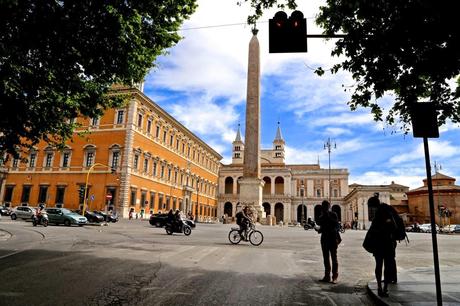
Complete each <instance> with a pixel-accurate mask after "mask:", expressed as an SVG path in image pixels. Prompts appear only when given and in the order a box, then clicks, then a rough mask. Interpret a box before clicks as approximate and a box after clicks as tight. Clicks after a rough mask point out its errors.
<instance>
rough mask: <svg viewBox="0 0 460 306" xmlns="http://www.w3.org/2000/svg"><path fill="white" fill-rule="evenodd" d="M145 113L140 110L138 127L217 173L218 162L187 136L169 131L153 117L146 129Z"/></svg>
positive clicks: (148, 121)
mask: <svg viewBox="0 0 460 306" xmlns="http://www.w3.org/2000/svg"><path fill="white" fill-rule="evenodd" d="M144 116H145V115H144V114H143V113H142V112H140V111H139V110H138V114H137V125H136V126H137V128H138V129H139V130H142V131H145V132H146V134H148V135H152V136H153V137H154V138H156V139H157V140H160V139H161V141H162V142H163V144H164V145H165V146H169V147H170V148H172V149H174V150H175V151H177V152H178V153H180V154H182V155H184V156H186V157H187V158H188V159H191V160H193V161H195V162H197V163H199V164H201V165H202V166H204V167H205V168H207V169H210V170H211V171H212V172H214V173H217V171H218V163H217V162H216V161H215V160H213V159H210V158H209V157H208V156H206V154H205V153H204V152H200V150H199V149H196V148H193V145H192V144H190V143H188V141H187V139H186V138H183V139H182V138H181V137H180V136H179V135H176V134H175V133H174V131H172V130H171V131H169V130H168V129H167V128H166V127H164V126H163V129H162V128H161V127H162V125H161V124H159V123H154V122H153V118H151V117H149V118H148V119H147V125H146V127H145V130H144ZM153 125H155V132H154V133H152V127H153ZM168 132H169V133H168Z"/></svg>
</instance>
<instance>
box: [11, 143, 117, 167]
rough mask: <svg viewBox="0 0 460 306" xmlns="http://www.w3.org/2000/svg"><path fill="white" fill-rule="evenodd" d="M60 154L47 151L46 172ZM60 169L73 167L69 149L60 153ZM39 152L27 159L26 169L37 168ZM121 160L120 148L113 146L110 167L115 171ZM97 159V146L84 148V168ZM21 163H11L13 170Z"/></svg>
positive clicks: (45, 156)
mask: <svg viewBox="0 0 460 306" xmlns="http://www.w3.org/2000/svg"><path fill="white" fill-rule="evenodd" d="M57 153H58V152H56V151H53V150H52V149H50V148H47V149H45V151H44V156H43V161H42V168H43V169H44V170H51V169H52V168H53V167H54V166H55V159H56V157H58V155H57ZM59 153H60V156H59V168H62V169H66V168H70V166H71V157H72V151H71V150H70V149H69V148H67V149H64V150H63V151H61V152H59ZM38 155H39V152H38V151H37V150H32V151H31V152H30V153H29V156H28V157H27V164H26V167H27V168H29V169H34V168H36V167H37V160H38ZM120 158H121V151H120V148H119V147H118V146H113V147H111V148H110V150H109V160H110V166H111V167H112V168H114V169H116V168H118V167H119V166H120ZM95 159H96V147H95V146H86V147H85V148H84V156H83V162H82V166H84V167H91V166H92V165H93V164H94V163H95ZM20 163H23V161H22V160H20V159H18V158H14V159H13V160H12V161H11V164H10V166H11V169H12V170H17V169H18V168H19V166H20Z"/></svg>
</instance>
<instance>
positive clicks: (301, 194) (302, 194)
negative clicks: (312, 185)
mask: <svg viewBox="0 0 460 306" xmlns="http://www.w3.org/2000/svg"><path fill="white" fill-rule="evenodd" d="M304 194H305V192H304V190H303V189H300V196H301V197H304Z"/></svg>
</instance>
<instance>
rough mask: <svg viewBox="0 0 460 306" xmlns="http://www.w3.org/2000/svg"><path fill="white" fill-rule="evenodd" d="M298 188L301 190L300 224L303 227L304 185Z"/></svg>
mask: <svg viewBox="0 0 460 306" xmlns="http://www.w3.org/2000/svg"><path fill="white" fill-rule="evenodd" d="M300 188H301V189H300V196H301V197H302V206H301V207H302V211H301V213H300V223H301V224H302V225H303V224H305V216H304V213H305V211H304V206H303V198H304V196H305V185H304V184H302V185H300Z"/></svg>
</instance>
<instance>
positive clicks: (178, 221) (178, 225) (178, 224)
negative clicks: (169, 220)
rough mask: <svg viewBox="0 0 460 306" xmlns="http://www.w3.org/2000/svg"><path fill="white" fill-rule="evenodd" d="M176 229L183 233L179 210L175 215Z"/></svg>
mask: <svg viewBox="0 0 460 306" xmlns="http://www.w3.org/2000/svg"><path fill="white" fill-rule="evenodd" d="M174 227H175V228H177V229H178V230H179V231H182V216H181V214H180V210H179V209H178V210H176V213H175V214H174Z"/></svg>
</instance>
